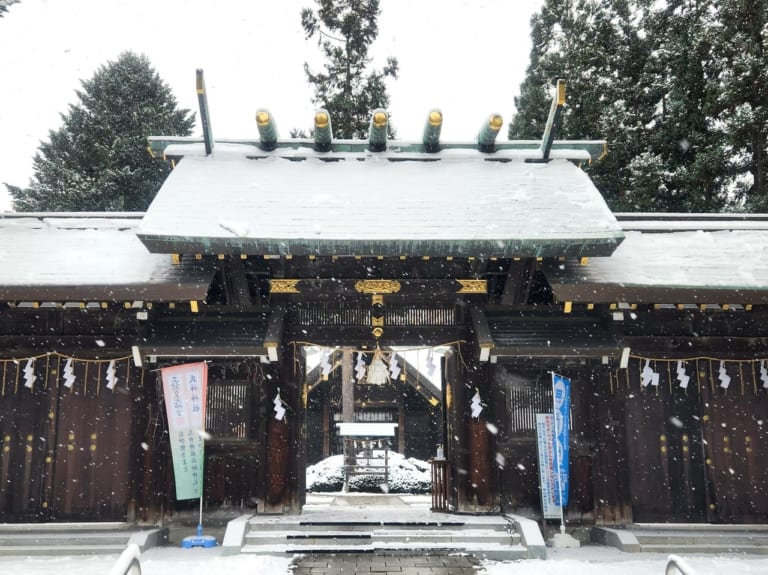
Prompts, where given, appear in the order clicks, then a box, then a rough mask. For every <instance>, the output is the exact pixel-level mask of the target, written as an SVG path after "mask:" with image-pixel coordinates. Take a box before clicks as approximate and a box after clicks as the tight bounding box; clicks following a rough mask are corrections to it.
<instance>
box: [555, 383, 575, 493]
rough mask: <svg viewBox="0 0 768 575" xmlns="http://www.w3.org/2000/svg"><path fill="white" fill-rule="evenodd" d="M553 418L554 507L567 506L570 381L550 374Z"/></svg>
mask: <svg viewBox="0 0 768 575" xmlns="http://www.w3.org/2000/svg"><path fill="white" fill-rule="evenodd" d="M552 395H553V404H554V416H555V449H554V455H555V478H556V481H555V486H556V489H555V505H558V506H561V507H565V506H566V505H568V428H569V427H570V426H569V423H568V419H569V414H570V411H571V380H570V379H568V378H567V377H563V376H562V375H558V374H556V373H553V374H552Z"/></svg>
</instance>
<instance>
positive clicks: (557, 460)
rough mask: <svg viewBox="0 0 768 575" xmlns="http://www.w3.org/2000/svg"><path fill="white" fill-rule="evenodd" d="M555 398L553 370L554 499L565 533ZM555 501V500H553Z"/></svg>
mask: <svg viewBox="0 0 768 575" xmlns="http://www.w3.org/2000/svg"><path fill="white" fill-rule="evenodd" d="M556 401H557V399H556V398H555V372H554V371H553V372H552V418H553V419H554V420H555V468H556V469H557V495H558V497H557V498H556V499H560V505H559V507H560V533H562V534H565V511H563V507H564V506H563V481H562V473H561V471H560V450H559V449H558V448H557V437H558V433H559V431H558V429H557V413H556V412H557V405H556V403H555V402H556ZM555 502H557V501H555Z"/></svg>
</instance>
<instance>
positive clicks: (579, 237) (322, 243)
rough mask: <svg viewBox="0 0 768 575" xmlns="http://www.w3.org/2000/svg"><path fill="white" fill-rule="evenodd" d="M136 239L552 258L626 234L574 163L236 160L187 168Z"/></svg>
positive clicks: (324, 251)
mask: <svg viewBox="0 0 768 575" xmlns="http://www.w3.org/2000/svg"><path fill="white" fill-rule="evenodd" d="M138 235H139V237H140V238H141V239H142V241H143V242H144V243H145V245H146V246H147V247H148V248H149V249H150V250H151V251H153V252H165V253H209V254H210V253H223V254H248V255H320V256H322V255H338V256H345V255H382V256H397V255H413V256H465V257H466V256H496V257H513V256H520V257H536V256H540V257H545V256H565V255H570V256H587V255H609V254H610V253H611V252H612V251H613V250H614V249H615V247H616V246H617V245H618V244H619V243H620V242H621V239H622V237H623V232H622V231H621V228H620V226H619V225H618V223H617V222H616V219H615V218H614V216H613V214H612V213H611V212H610V210H609V209H608V207H607V206H606V204H605V201H604V200H603V198H602V197H601V195H600V193H599V192H598V190H597V189H596V188H595V186H594V185H593V184H592V182H591V181H590V179H589V177H588V176H587V175H586V174H585V173H584V172H583V171H582V170H580V169H579V168H578V167H577V166H575V165H574V164H572V163H570V162H568V161H566V160H553V161H551V162H548V163H530V162H525V161H523V160H520V159H511V158H501V157H493V158H490V157H489V156H488V155H483V154H482V153H480V152H478V151H475V150H445V151H443V152H441V153H439V154H435V155H434V156H433V157H430V160H429V161H427V160H424V159H423V158H422V159H420V160H413V159H410V160H409V159H407V156H400V157H395V156H391V155H390V156H387V155H384V156H380V155H377V154H375V153H367V154H354V155H344V154H338V155H333V156H327V157H324V158H320V157H319V155H318V154H317V153H314V152H312V153H311V154H306V155H305V156H293V157H290V158H283V157H277V156H272V157H260V158H259V159H253V158H249V157H247V153H245V152H243V151H242V150H241V151H240V152H237V151H233V150H228V151H227V152H226V153H214V154H213V155H212V156H208V157H194V156H189V157H184V158H183V159H182V160H181V161H180V163H179V164H178V165H177V167H176V168H175V169H174V170H173V172H172V173H171V175H170V176H169V177H168V179H167V180H166V182H165V184H164V185H163V187H162V188H161V190H160V192H159V193H158V195H157V197H156V198H155V200H154V202H153V203H152V205H151V206H150V208H149V210H148V211H147V214H146V217H145V218H144V220H143V222H142V223H141V226H140V228H139V231H138Z"/></svg>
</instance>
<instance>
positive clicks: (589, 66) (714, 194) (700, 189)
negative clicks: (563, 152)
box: [509, 0, 768, 212]
mask: <svg viewBox="0 0 768 575" xmlns="http://www.w3.org/2000/svg"><path fill="white" fill-rule="evenodd" d="M767 23H768V0H722V1H716V0H696V1H691V0H668V1H667V2H665V3H659V2H656V1H654V0H546V2H545V4H544V7H543V8H542V10H541V12H540V13H539V14H538V15H536V16H535V17H534V19H533V20H532V39H533V49H532V54H531V64H530V66H529V69H528V75H527V78H526V80H525V82H524V83H523V85H522V86H521V95H520V97H519V98H517V99H516V105H517V107H518V112H517V115H516V116H515V118H514V120H513V122H512V124H511V125H510V130H509V132H510V137H513V138H539V137H541V133H542V132H543V126H544V120H545V118H546V115H547V112H548V106H549V104H548V102H549V99H550V97H551V96H550V95H549V93H548V91H549V90H550V87H551V82H552V81H553V80H554V79H555V78H557V77H562V78H565V79H566V80H567V82H568V102H567V104H566V110H565V114H564V115H563V120H562V128H561V132H560V137H564V138H571V139H574V138H605V139H606V140H607V141H608V144H609V153H608V156H607V157H606V158H604V159H603V160H601V161H600V162H597V163H593V164H592V165H590V166H588V167H587V168H586V169H587V171H588V172H589V173H590V175H591V176H592V178H593V181H594V182H595V184H596V185H597V187H598V189H599V190H600V191H601V192H602V193H603V196H604V197H605V198H606V201H607V202H608V203H609V205H610V206H611V207H612V208H613V209H614V210H632V211H690V212H698V211H720V210H723V209H749V210H753V211H760V210H766V209H768V190H767V189H766V172H767V171H768V158H767V157H766V156H767V155H768V152H767V151H766V146H767V145H768V109H767V108H768V104H767V103H768V81H767V80H768V77H767V76H768V59H767V58H766V57H765V56H766V54H765V51H766V41H767V40H768V24H767Z"/></svg>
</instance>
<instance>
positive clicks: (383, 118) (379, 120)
mask: <svg viewBox="0 0 768 575" xmlns="http://www.w3.org/2000/svg"><path fill="white" fill-rule="evenodd" d="M373 125H374V126H376V127H377V128H383V127H384V126H386V125H387V115H386V114H385V113H384V112H376V113H375V114H374V115H373Z"/></svg>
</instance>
